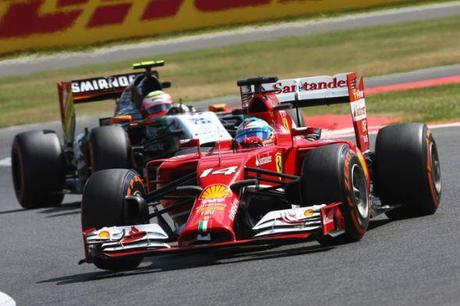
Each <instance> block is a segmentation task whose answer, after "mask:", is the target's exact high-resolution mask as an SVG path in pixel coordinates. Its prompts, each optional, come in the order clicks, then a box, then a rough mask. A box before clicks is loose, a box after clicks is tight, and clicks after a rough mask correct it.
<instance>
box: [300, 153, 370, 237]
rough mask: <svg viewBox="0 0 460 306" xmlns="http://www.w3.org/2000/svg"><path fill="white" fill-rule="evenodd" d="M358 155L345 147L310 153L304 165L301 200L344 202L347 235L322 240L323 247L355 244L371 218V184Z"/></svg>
mask: <svg viewBox="0 0 460 306" xmlns="http://www.w3.org/2000/svg"><path fill="white" fill-rule="evenodd" d="M363 167H366V165H363V164H362V163H361V162H360V159H359V158H358V156H357V154H356V153H355V152H353V151H352V150H351V149H350V148H349V147H348V146H347V145H345V144H333V145H327V146H323V147H320V148H317V149H313V150H311V151H308V152H307V153H306V154H305V157H304V161H303V165H302V199H303V202H304V204H306V205H315V204H324V203H331V202H342V204H341V206H340V209H341V212H342V214H343V217H344V221H345V233H344V234H343V235H340V236H338V237H337V238H332V237H322V239H320V240H319V242H320V243H322V244H334V243H342V242H353V241H358V240H360V239H361V238H362V237H363V235H364V234H365V232H366V230H367V227H368V225H369V218H370V207H369V205H370V199H369V184H368V180H367V178H366V174H365V170H364V168H363Z"/></svg>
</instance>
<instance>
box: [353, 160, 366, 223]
mask: <svg viewBox="0 0 460 306" xmlns="http://www.w3.org/2000/svg"><path fill="white" fill-rule="evenodd" d="M351 173H352V175H351V185H352V188H353V190H352V195H353V202H354V203H355V207H356V210H357V212H358V214H359V216H360V218H361V219H366V218H367V216H368V214H369V205H368V204H369V203H368V201H369V197H368V190H367V184H366V178H365V177H364V172H363V170H362V169H361V167H360V166H359V165H357V164H354V165H353V167H352V169H351Z"/></svg>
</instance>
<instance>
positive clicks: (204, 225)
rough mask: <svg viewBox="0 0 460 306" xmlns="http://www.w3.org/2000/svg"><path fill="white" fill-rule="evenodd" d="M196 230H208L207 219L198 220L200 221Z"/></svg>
mask: <svg viewBox="0 0 460 306" xmlns="http://www.w3.org/2000/svg"><path fill="white" fill-rule="evenodd" d="M198 230H199V231H200V232H206V231H207V230H208V221H200V223H198Z"/></svg>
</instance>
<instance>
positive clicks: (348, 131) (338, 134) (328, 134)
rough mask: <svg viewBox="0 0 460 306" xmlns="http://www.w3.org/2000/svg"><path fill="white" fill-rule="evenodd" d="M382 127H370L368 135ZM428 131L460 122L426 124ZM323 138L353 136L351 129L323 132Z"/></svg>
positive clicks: (459, 123) (458, 124) (449, 126)
mask: <svg viewBox="0 0 460 306" xmlns="http://www.w3.org/2000/svg"><path fill="white" fill-rule="evenodd" d="M383 127H384V126H383V125H381V126H371V127H369V134H370V135H374V134H377V132H378V131H379V130H380V129H381V128H383ZM428 127H429V128H430V129H442V128H451V127H460V122H451V123H441V124H428ZM323 135H324V136H325V137H331V138H339V137H351V136H355V132H354V129H353V128H346V129H341V130H325V131H324V132H323Z"/></svg>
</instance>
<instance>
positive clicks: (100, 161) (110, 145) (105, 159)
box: [89, 126, 130, 171]
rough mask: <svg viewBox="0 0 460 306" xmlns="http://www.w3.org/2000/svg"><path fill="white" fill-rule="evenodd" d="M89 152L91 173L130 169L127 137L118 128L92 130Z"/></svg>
mask: <svg viewBox="0 0 460 306" xmlns="http://www.w3.org/2000/svg"><path fill="white" fill-rule="evenodd" d="M89 151H90V159H91V160H90V164H91V167H92V169H93V171H99V170H104V169H114V168H120V169H129V168H130V159H129V141H128V135H127V134H126V132H125V130H124V129H123V128H122V127H120V126H102V127H98V128H94V129H92V130H91V133H90V136H89Z"/></svg>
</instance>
